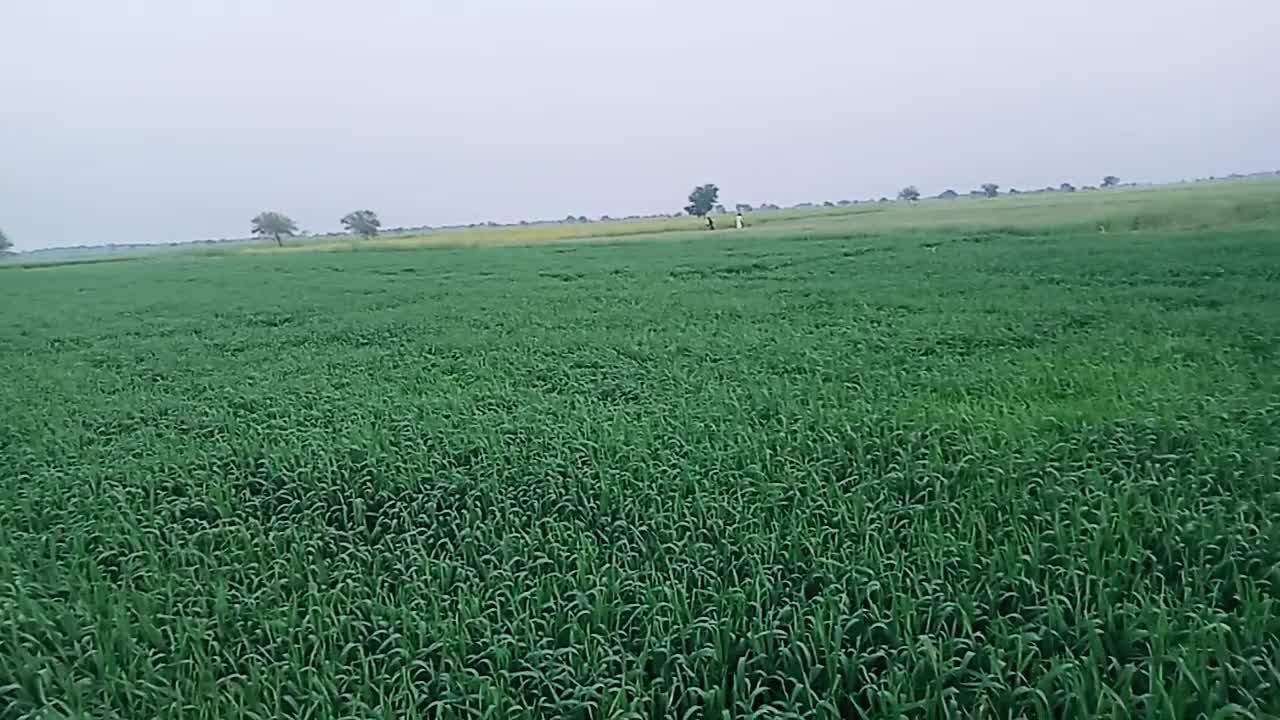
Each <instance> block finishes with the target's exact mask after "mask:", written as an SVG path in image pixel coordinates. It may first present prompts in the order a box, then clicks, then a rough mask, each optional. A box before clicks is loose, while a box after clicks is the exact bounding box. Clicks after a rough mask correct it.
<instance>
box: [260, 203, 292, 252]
mask: <svg viewBox="0 0 1280 720" xmlns="http://www.w3.org/2000/svg"><path fill="white" fill-rule="evenodd" d="M252 227H253V234H254V235H257V236H259V237H270V238H275V241H276V245H279V246H281V247H283V246H284V242H283V241H282V240H281V239H280V238H281V237H282V236H286V235H287V236H293V235H296V234H297V233H298V224H297V223H295V222H294V221H293V219H292V218H290V217H289V216H288V215H285V214H283V213H278V212H275V211H274V210H267V211H266V212H260V213H258V215H257V217H255V218H254V219H253V221H252Z"/></svg>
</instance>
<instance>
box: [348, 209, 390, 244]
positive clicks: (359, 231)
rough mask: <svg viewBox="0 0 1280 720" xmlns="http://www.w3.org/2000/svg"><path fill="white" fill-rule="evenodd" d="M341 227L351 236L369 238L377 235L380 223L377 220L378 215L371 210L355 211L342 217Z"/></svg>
mask: <svg viewBox="0 0 1280 720" xmlns="http://www.w3.org/2000/svg"><path fill="white" fill-rule="evenodd" d="M342 227H344V228H346V229H347V232H349V233H351V234H353V235H359V236H360V237H364V238H371V237H375V236H376V235H377V234H378V229H379V228H381V227H382V221H381V220H379V219H378V214H377V213H375V212H374V211H372V210H355V211H353V212H349V213H347V214H346V215H343V216H342Z"/></svg>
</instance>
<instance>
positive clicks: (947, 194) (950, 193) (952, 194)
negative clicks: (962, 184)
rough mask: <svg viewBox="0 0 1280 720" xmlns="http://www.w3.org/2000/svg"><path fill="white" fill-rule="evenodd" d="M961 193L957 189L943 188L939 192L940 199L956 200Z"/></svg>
mask: <svg viewBox="0 0 1280 720" xmlns="http://www.w3.org/2000/svg"><path fill="white" fill-rule="evenodd" d="M957 197H959V195H958V194H957V193H956V191H955V190H943V191H942V192H941V193H939V194H938V199H939V200H955V199H956V198H957Z"/></svg>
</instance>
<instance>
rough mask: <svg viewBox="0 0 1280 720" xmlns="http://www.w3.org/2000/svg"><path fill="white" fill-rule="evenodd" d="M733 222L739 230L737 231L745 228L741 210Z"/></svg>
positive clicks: (745, 224)
mask: <svg viewBox="0 0 1280 720" xmlns="http://www.w3.org/2000/svg"><path fill="white" fill-rule="evenodd" d="M733 222H734V224H736V225H737V226H738V229H739V230H741V229H742V228H744V227H746V226H747V223H746V221H745V220H743V219H742V211H741V210H739V211H738V217H737V218H735V219H734V221H733Z"/></svg>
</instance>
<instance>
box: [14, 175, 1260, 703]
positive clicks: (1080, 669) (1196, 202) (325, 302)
mask: <svg viewBox="0 0 1280 720" xmlns="http://www.w3.org/2000/svg"><path fill="white" fill-rule="evenodd" d="M753 224H754V227H752V228H750V229H748V230H746V231H742V232H735V231H718V232H716V233H708V232H698V231H691V230H684V229H681V228H678V227H674V225H673V228H663V229H662V230H663V231H662V232H661V233H649V234H646V235H644V236H642V237H628V236H625V235H622V236H616V235H619V233H618V232H616V227H615V228H613V229H611V230H609V231H608V232H605V233H604V235H605V237H599V238H594V239H592V238H585V239H583V238H578V239H570V240H572V241H569V240H565V241H559V242H557V241H555V239H554V238H539V239H538V240H537V241H536V242H532V241H531V242H528V243H521V242H520V238H519V237H518V236H517V237H513V238H508V239H507V240H508V241H506V242H503V241H501V240H502V239H501V238H498V239H495V241H494V242H492V243H483V242H465V239H464V242H462V243H460V245H465V246H451V245H450V244H449V243H435V242H433V241H431V240H430V239H429V238H428V239H424V241H423V242H422V243H419V245H427V246H415V243H414V242H413V241H412V240H409V241H406V240H404V239H396V240H388V241H386V242H383V241H374V243H372V244H370V245H369V246H351V244H348V246H344V247H326V248H323V249H325V250H327V251H326V252H309V251H305V250H307V248H303V249H296V248H295V249H290V248H286V249H285V250H286V251H285V252H265V251H258V250H257V249H254V250H253V251H241V252H227V253H222V254H217V255H195V254H187V255H183V254H176V255H169V256H164V257H151V258H142V259H137V260H131V261H128V262H112V263H99V264H75V265H63V266H52V267H34V266H33V267H16V266H15V267H6V268H0V367H2V368H3V372H4V381H3V382H0V718H2V719H3V720H10V719H17V718H27V717H38V718H54V717H67V718H210V719H212V718H257V719H267V718H472V717H475V718H655V719H656V718H672V717H675V718H717V719H719V718H753V717H754V718H836V717H842V718H899V717H905V718H959V717H979V718H1092V717H1101V718H1128V717H1144V718H1268V717H1276V716H1278V715H1280V460H1278V455H1280V186H1277V185H1276V184H1256V185H1241V186H1231V187H1210V188H1175V189H1167V190H1152V191H1139V190H1134V191H1115V192H1110V193H1087V194H1086V193H1080V194H1078V195H1077V196H1076V197H1065V196H1055V197H1054V198H1052V199H1044V198H1039V199H1008V200H1005V199H1000V200H991V201H958V202H954V203H950V204H945V203H922V204H920V205H919V206H918V207H908V206H905V205H900V204H891V206H890V207H869V208H868V207H864V206H858V207H855V208H852V209H848V210H847V211H843V210H842V211H838V212H827V213H818V214H811V215H803V214H785V213H784V214H780V215H779V216H777V217H776V218H774V219H767V218H764V217H763V216H762V219H761V221H760V222H755V223H753ZM648 230H652V229H647V230H646V231H648ZM539 232H544V233H545V232H546V231H545V230H540V231H539ZM611 235H613V236H615V237H610V236H611ZM430 245H434V246H430ZM311 249H317V248H311Z"/></svg>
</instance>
